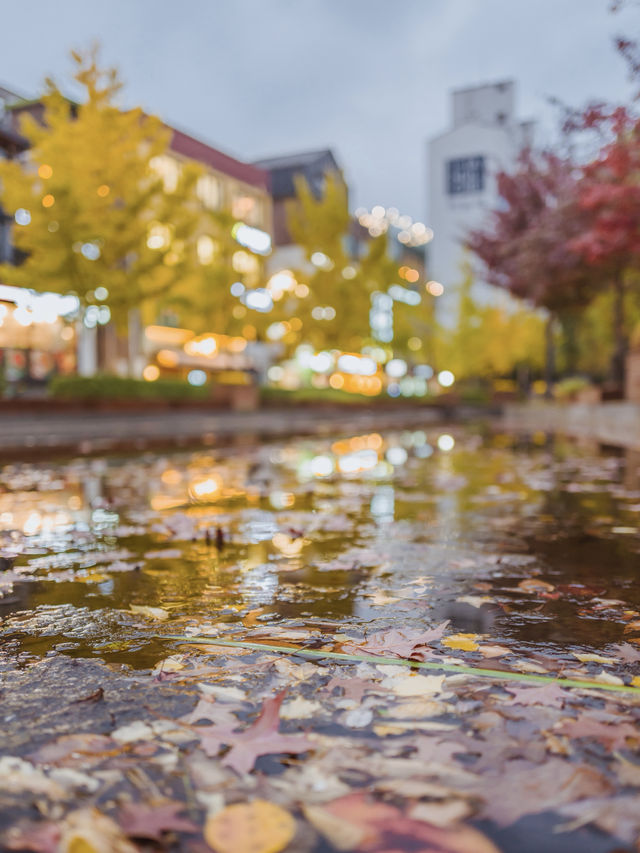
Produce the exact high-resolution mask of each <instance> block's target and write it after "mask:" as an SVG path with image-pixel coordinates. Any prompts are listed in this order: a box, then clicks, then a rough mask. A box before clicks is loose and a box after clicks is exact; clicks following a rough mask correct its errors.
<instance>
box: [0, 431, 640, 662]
mask: <svg viewBox="0 0 640 853" xmlns="http://www.w3.org/2000/svg"><path fill="white" fill-rule="evenodd" d="M538 442H539V443H538V445H536V444H535V443H533V444H526V445H525V444H521V445H519V446H518V445H516V444H514V441H513V439H511V438H510V437H509V436H496V437H494V438H493V439H491V438H487V439H483V438H482V437H481V436H479V435H477V434H473V433H471V432H467V433H462V432H460V433H452V435H451V436H449V435H448V433H446V434H445V433H443V434H439V433H437V432H433V431H429V432H424V431H420V430H416V431H405V432H397V433H390V434H387V435H384V436H382V435H379V434H377V433H371V434H367V435H351V436H349V435H347V436H344V437H342V438H339V439H337V440H335V439H326V440H322V439H309V440H307V439H304V440H303V439H300V440H292V441H288V442H286V443H274V444H267V445H262V446H256V447H254V448H247V447H242V448H241V449H234V448H228V449H224V450H220V451H218V452H214V451H212V450H211V449H208V450H207V451H206V452H205V451H203V452H196V453H171V454H167V455H158V454H147V455H145V456H143V457H141V458H138V459H123V458H116V457H113V458H104V459H96V460H74V461H72V462H70V463H68V464H57V465H50V466H46V465H27V464H25V465H12V466H6V467H5V468H4V469H3V470H2V472H1V473H0V484H1V486H2V489H3V491H2V492H0V521H1V528H0V549H1V553H3V554H9V553H14V554H16V555H17V559H16V563H15V567H14V568H13V570H11V571H8V572H4V573H1V574H0V595H1V597H0V612H1V613H2V614H3V615H4V616H5V617H6V618H5V623H4V627H3V629H2V633H3V635H4V637H5V640H6V641H16V640H19V642H20V644H22V645H23V646H24V647H25V648H29V649H31V650H34V651H37V652H38V653H40V652H43V651H46V650H47V649H49V648H53V647H56V646H59V644H63V648H65V649H66V650H69V651H73V652H74V653H77V654H91V653H95V654H100V655H101V656H104V657H108V658H111V659H114V660H126V661H127V662H130V663H135V664H138V665H145V664H146V663H147V662H148V660H150V659H152V658H153V657H154V655H155V654H156V652H157V642H156V643H155V644H154V643H151V642H150V639H149V635H150V634H151V633H153V632H157V631H158V630H159V625H157V624H153V623H152V622H150V621H145V620H144V619H141V618H140V617H139V616H136V615H135V614H132V613H131V612H130V610H129V608H130V607H131V605H146V606H150V607H160V608H164V609H165V610H166V611H167V612H168V621H167V622H165V623H162V627H163V628H165V627H166V626H167V625H170V626H171V629H172V630H175V631H177V630H182V629H191V630H193V629H194V628H196V629H197V626H198V625H201V624H203V623H207V624H224V625H227V624H236V623H237V624H238V626H239V627H242V623H241V620H242V619H243V618H246V616H247V613H248V612H249V611H252V612H253V616H252V620H253V623H254V624H263V625H264V626H265V630H268V626H269V625H271V626H273V625H275V624H281V623H293V624H298V625H300V624H305V625H313V624H314V622H318V623H319V622H320V621H323V620H330V621H334V622H337V623H339V624H342V625H344V626H345V628H348V629H353V630H355V631H361V630H363V629H364V628H367V629H369V630H373V629H376V628H377V627H384V626H388V625H389V624H392V623H394V622H395V623H397V622H398V620H400V621H401V623H402V624H414V623H415V624H417V625H426V624H431V623H432V622H433V620H434V619H436V618H439V617H440V616H441V615H442V613H443V612H450V611H447V609H446V608H447V607H448V606H449V604H451V602H454V601H456V600H458V599H461V598H464V597H467V598H469V596H472V598H473V600H474V601H475V600H476V599H479V600H486V601H487V602H489V603H490V605H491V606H492V608H493V609H492V611H491V612H492V617H491V620H490V623H487V624H490V632H491V635H492V636H495V637H496V638H507V639H511V640H513V641H516V642H520V643H527V644H540V643H545V644H548V643H551V644H554V643H555V644H557V645H562V644H565V645H566V644H567V643H576V644H580V643H584V642H588V643H591V644H601V645H602V644H604V643H607V642H612V641H615V640H618V639H620V632H621V631H622V627H621V626H620V624H616V623H615V620H613V619H612V618H610V614H608V611H607V606H608V605H607V604H606V601H607V600H608V599H615V600H617V601H618V602H619V603H620V604H624V605H625V606H626V608H627V610H628V612H634V611H635V609H636V608H637V609H640V594H639V592H638V584H637V579H638V570H639V566H640V558H639V557H638V553H639V551H640V538H639V536H638V532H637V519H638V513H639V512H640V483H639V482H638V467H639V463H638V459H637V458H636V456H634V455H629V456H628V457H627V458H626V459H625V458H622V457H620V456H615V455H602V454H599V453H598V452H597V450H594V449H586V450H585V449H581V448H579V447H577V446H575V445H571V444H564V443H558V442H557V443H556V444H555V445H551V444H542V443H541V442H540V440H539V439H538ZM529 576H536V577H540V578H543V579H545V581H547V582H548V583H550V584H551V585H552V586H553V587H554V589H555V588H557V590H559V592H558V593H557V595H555V594H554V595H555V597H554V596H549V597H548V598H547V599H542V600H541V599H534V598H532V596H531V595H524V594H522V592H521V591H520V589H519V588H518V586H517V584H518V583H519V582H520V581H521V579H522V578H524V577H529ZM563 585H564V586H565V587H567V588H568V590H569V591H568V592H563V591H562V587H563ZM583 588H584V589H586V590H587V592H585V591H584V589H583ZM599 602H605V604H600V603H599ZM256 610H259V612H258V613H255V612H254V611H256ZM608 616H609V618H607V617H608ZM639 633H640V632H639ZM69 643H72V644H73V646H72V648H71V649H70V648H69ZM144 649H146V650H147V651H146V652H145V651H144Z"/></svg>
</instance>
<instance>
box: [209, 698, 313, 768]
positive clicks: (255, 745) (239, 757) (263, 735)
mask: <svg viewBox="0 0 640 853" xmlns="http://www.w3.org/2000/svg"><path fill="white" fill-rule="evenodd" d="M284 696H285V691H282V693H279V694H278V695H277V696H276V697H275V699H267V700H266V701H265V702H264V703H263V705H262V709H261V711H260V714H259V716H258V719H257V720H256V721H255V722H254V723H253V724H252V725H250V726H249V727H248V728H246V729H244V730H243V731H236V728H235V727H233V726H197V727H196V728H195V731H196V732H197V734H198V737H199V738H200V746H201V747H202V748H203V750H204V751H205V753H206V754H207V755H208V756H209V757H211V758H213V757H215V756H217V754H218V752H219V751H220V748H221V746H222V745H223V744H227V745H230V746H231V749H230V750H229V752H228V753H227V754H226V755H225V756H224V757H223V758H222V763H223V764H224V765H225V766H227V767H232V768H233V769H234V770H236V771H237V772H238V773H249V772H250V771H251V769H252V768H253V765H254V764H255V761H256V759H257V758H258V757H259V756H261V755H271V754H275V753H287V754H298V753H301V752H307V751H308V750H310V749H315V746H316V744H315V743H314V742H313V741H311V740H309V739H308V738H306V737H305V736H304V735H298V734H292V735H281V734H280V733H279V732H278V726H279V723H280V717H279V711H280V705H281V704H282V701H283V699H284Z"/></svg>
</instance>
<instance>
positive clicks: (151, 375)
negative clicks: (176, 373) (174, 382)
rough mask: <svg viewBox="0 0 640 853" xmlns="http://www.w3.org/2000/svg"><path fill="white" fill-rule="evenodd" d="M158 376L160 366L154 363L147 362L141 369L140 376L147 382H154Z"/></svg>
mask: <svg viewBox="0 0 640 853" xmlns="http://www.w3.org/2000/svg"><path fill="white" fill-rule="evenodd" d="M158 376H160V368H159V367H157V366H156V365H155V364H148V365H147V366H146V367H145V369H144V370H143V371H142V378H143V379H146V380H147V382H155V381H156V379H157V378H158Z"/></svg>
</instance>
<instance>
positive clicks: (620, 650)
mask: <svg viewBox="0 0 640 853" xmlns="http://www.w3.org/2000/svg"><path fill="white" fill-rule="evenodd" d="M611 649H612V650H614V651H615V653H616V657H617V658H618V659H619V660H621V661H624V663H639V662H640V649H636V648H635V646H632V645H631V643H620V645H618V646H611Z"/></svg>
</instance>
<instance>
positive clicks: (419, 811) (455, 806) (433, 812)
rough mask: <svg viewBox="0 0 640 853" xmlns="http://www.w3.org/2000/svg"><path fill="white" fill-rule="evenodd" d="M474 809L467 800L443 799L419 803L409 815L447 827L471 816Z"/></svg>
mask: <svg viewBox="0 0 640 853" xmlns="http://www.w3.org/2000/svg"><path fill="white" fill-rule="evenodd" d="M472 811H473V809H472V808H471V805H470V804H469V803H468V802H467V801H466V800H442V801H440V802H435V803H417V804H416V805H415V806H413V808H412V809H411V810H410V811H409V817H411V818H413V819H414V820H424V821H426V822H427V823H432V824H434V825H435V826H440V827H447V826H452V825H454V824H457V823H459V822H460V821H461V820H464V819H465V818H467V817H469V815H470V814H471V813H472Z"/></svg>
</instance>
